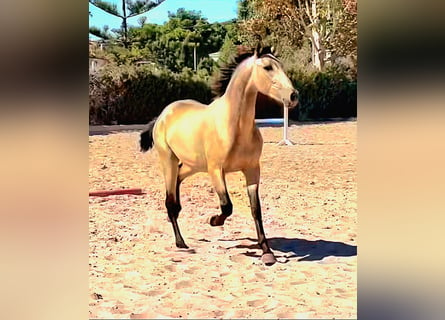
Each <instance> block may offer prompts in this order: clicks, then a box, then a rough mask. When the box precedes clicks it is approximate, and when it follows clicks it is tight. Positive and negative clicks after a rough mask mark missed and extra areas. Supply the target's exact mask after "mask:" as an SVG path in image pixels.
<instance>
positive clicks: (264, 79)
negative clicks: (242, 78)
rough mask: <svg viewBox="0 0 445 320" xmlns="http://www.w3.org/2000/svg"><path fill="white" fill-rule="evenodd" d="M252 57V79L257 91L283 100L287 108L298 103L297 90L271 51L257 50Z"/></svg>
mask: <svg viewBox="0 0 445 320" xmlns="http://www.w3.org/2000/svg"><path fill="white" fill-rule="evenodd" d="M253 59H254V63H253V71H252V80H253V81H254V83H255V86H256V87H257V89H258V91H259V92H261V93H262V94H264V95H266V96H269V97H271V98H274V99H275V100H277V101H281V102H283V104H284V106H286V107H287V108H293V107H295V106H296V105H297V104H298V91H297V90H296V89H295V88H294V87H293V85H292V82H291V81H290V80H289V78H288V77H287V75H286V74H285V73H284V71H283V66H282V65H281V63H280V62H279V61H278V59H277V58H276V57H275V56H274V55H273V54H272V52H268V53H265V54H259V53H258V50H257V51H255V54H254V57H253Z"/></svg>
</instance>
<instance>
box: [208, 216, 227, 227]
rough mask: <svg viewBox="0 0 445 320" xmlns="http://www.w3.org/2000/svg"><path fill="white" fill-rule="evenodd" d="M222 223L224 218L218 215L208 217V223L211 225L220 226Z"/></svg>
mask: <svg viewBox="0 0 445 320" xmlns="http://www.w3.org/2000/svg"><path fill="white" fill-rule="evenodd" d="M223 224H224V219H222V218H221V217H220V216H213V217H211V218H210V225H211V226H212V227H217V226H222V225H223Z"/></svg>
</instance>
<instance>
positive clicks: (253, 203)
mask: <svg viewBox="0 0 445 320" xmlns="http://www.w3.org/2000/svg"><path fill="white" fill-rule="evenodd" d="M243 173H244V175H245V176H246V183H247V194H248V195H249V201H250V210H251V212H252V216H253V219H254V220H255V227H256V231H257V235H258V244H259V245H260V247H261V249H262V250H263V255H262V257H261V260H262V261H263V262H264V263H265V264H266V265H273V264H274V263H275V262H276V261H277V260H276V259H275V256H274V254H273V252H272V250H270V247H269V244H268V243H267V239H266V235H265V233H264V227H263V218H262V216H261V204H260V198H259V195H258V185H259V182H260V167H259V165H258V166H257V167H255V168H249V169H246V170H243Z"/></svg>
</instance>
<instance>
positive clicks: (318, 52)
mask: <svg viewBox="0 0 445 320" xmlns="http://www.w3.org/2000/svg"><path fill="white" fill-rule="evenodd" d="M311 32H312V34H311V38H310V39H311V44H312V64H313V66H314V67H315V68H316V69H317V70H318V71H321V70H323V67H324V58H325V49H324V47H323V45H322V44H321V41H320V34H319V32H318V31H317V29H316V28H314V27H312V30H311Z"/></svg>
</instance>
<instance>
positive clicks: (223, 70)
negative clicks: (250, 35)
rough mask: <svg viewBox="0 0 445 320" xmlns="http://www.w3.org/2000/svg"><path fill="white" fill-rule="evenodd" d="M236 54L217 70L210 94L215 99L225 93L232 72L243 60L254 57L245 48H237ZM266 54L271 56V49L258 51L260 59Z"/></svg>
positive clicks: (252, 52)
mask: <svg viewBox="0 0 445 320" xmlns="http://www.w3.org/2000/svg"><path fill="white" fill-rule="evenodd" d="M237 50H238V54H237V55H236V56H234V57H231V58H230V59H229V61H228V62H226V63H224V64H223V65H222V66H221V67H220V68H219V73H218V74H217V76H216V78H215V79H214V80H213V83H212V86H211V88H212V94H213V96H215V97H220V96H222V95H223V94H224V92H226V89H227V86H228V85H229V82H230V79H231V78H232V74H233V71H235V69H236V67H237V66H238V65H239V64H240V63H241V62H243V61H244V60H245V59H247V58H249V57H251V56H253V55H254V53H255V51H254V50H253V49H252V48H247V47H245V46H238V48H237ZM266 54H273V52H272V49H271V47H264V48H260V49H259V50H258V56H259V57H262V56H264V55H266Z"/></svg>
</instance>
